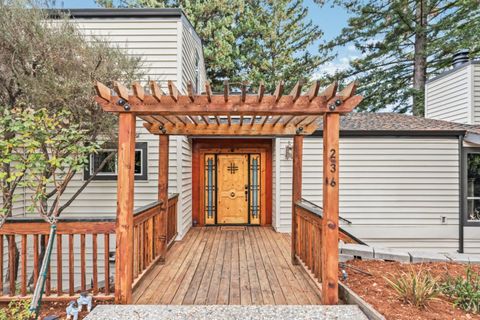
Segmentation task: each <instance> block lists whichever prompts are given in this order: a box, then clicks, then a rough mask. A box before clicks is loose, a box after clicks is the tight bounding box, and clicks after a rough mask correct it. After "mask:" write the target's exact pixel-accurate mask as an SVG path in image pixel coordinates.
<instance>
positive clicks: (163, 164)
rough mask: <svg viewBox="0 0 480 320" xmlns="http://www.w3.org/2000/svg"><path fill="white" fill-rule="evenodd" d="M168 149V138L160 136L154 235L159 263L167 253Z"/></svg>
mask: <svg viewBox="0 0 480 320" xmlns="http://www.w3.org/2000/svg"><path fill="white" fill-rule="evenodd" d="M168 149H169V136H166V135H160V151H159V159H158V200H159V201H162V206H161V208H160V218H159V225H158V229H157V230H156V232H155V234H156V236H157V237H158V238H157V243H158V244H159V246H157V248H160V250H159V254H160V259H159V260H160V261H161V262H164V261H165V255H166V253H167V226H168Z"/></svg>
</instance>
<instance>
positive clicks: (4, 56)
mask: <svg viewBox="0 0 480 320" xmlns="http://www.w3.org/2000/svg"><path fill="white" fill-rule="evenodd" d="M55 14H56V15H57V19H55V20H52V19H51V15H52V12H46V11H45V10H40V9H37V8H35V7H33V8H31V7H29V6H28V3H27V2H25V1H16V2H11V1H6V2H0V106H2V107H3V108H6V109H9V110H13V109H17V110H26V109H32V110H40V109H47V110H48V112H49V115H50V116H52V117H53V116H58V115H65V114H67V113H68V114H69V115H70V116H69V119H70V125H71V126H73V127H75V128H77V129H78V130H79V132H81V133H82V136H84V141H90V143H91V144H92V145H97V143H98V142H99V141H105V142H109V141H112V140H113V139H114V138H115V124H116V118H115V116H112V115H110V114H107V113H104V112H103V111H102V109H101V108H100V107H99V106H98V105H97V104H96V103H95V101H94V100H93V97H94V96H95V92H94V89H93V83H94V81H95V80H98V81H102V82H104V83H109V84H110V85H111V82H112V81H115V80H117V81H121V82H129V81H132V80H133V79H138V77H139V72H138V70H139V67H140V61H139V59H135V58H132V57H129V56H127V55H126V54H125V53H124V52H123V51H122V50H120V49H119V48H112V47H109V46H108V44H107V43H105V41H103V39H99V38H93V37H91V38H90V39H88V40H87V39H86V38H85V37H84V36H83V35H82V34H81V32H80V31H79V30H78V29H77V26H76V24H75V23H74V22H72V21H71V20H69V19H68V18H67V17H64V16H62V13H60V12H57V13H55ZM19 114H22V113H19ZM18 132H21V131H17V130H13V131H9V130H8V129H7V130H4V131H3V139H4V140H6V141H7V140H11V139H16V133H18ZM34 138H38V136H34ZM51 138H54V137H51ZM36 143H41V142H39V141H36ZM41 147H42V148H43V149H41V150H42V152H43V153H44V155H45V157H51V154H50V153H49V151H50V150H49V149H48V148H45V146H41ZM65 156H66V157H68V156H69V155H68V154H65ZM0 160H1V162H2V165H3V170H2V171H3V172H6V173H7V178H4V179H2V182H3V185H4V188H3V189H2V191H4V192H3V203H4V204H3V206H4V208H6V209H7V211H6V212H4V214H5V215H7V216H10V215H11V214H12V212H11V208H12V205H11V201H12V199H13V197H11V196H9V195H8V190H14V189H15V184H18V183H17V182H16V181H10V180H11V179H8V175H10V176H11V175H16V174H19V173H18V172H15V171H16V168H15V167H12V162H9V161H8V159H7V162H5V161H4V159H0ZM50 160H51V159H50ZM46 161H49V160H46ZM74 167H75V166H74ZM77 169H78V168H77V167H75V168H74V171H75V172H76V171H77ZM57 170H59V168H58V167H56V166H47V167H45V171H44V181H45V182H48V181H50V178H51V177H52V175H54V174H58V173H57ZM18 178H19V179H21V177H20V176H19V177H18ZM90 181H91V180H88V181H85V183H84V185H83V186H81V187H80V188H84V187H85V185H86V184H88V183H89V182H90ZM12 183H13V185H12ZM45 188H51V186H50V187H48V186H47V184H46V186H45ZM54 189H55V188H54ZM55 194H56V193H55V190H50V192H49V193H48V194H47V197H46V198H45V199H44V202H43V205H44V207H45V210H47V207H48V203H49V201H48V200H49V199H51V198H53V197H55ZM77 195H78V194H77V193H75V197H76V196H77ZM9 202H10V203H9ZM70 203H71V202H70ZM60 209H61V210H60V211H62V210H63V209H65V207H62V208H60ZM50 210H53V208H50Z"/></svg>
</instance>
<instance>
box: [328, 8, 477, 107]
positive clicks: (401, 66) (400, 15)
mask: <svg viewBox="0 0 480 320" xmlns="http://www.w3.org/2000/svg"><path fill="white" fill-rule="evenodd" d="M319 2H320V1H319ZM333 4H336V5H340V6H342V7H344V8H345V9H346V10H348V12H349V13H350V14H351V15H352V17H351V18H350V19H349V21H348V26H347V27H346V28H344V29H343V30H342V32H341V34H340V35H339V36H338V37H336V38H335V39H333V40H332V41H329V42H327V43H326V44H323V45H321V46H320V48H321V50H332V49H334V48H342V47H344V46H346V45H349V44H353V45H354V46H355V47H356V49H357V50H358V51H359V53H360V54H361V57H360V58H357V59H354V60H352V61H351V63H350V68H349V69H348V70H346V71H344V72H342V73H341V74H338V75H337V77H340V76H341V77H349V76H351V77H355V78H357V79H359V80H360V82H361V86H360V92H361V93H362V94H363V95H364V100H363V103H362V104H361V106H360V109H363V110H370V111H378V110H381V109H385V108H389V109H392V110H393V111H396V112H413V114H414V115H419V116H421V115H423V113H424V93H425V83H426V79H427V77H428V76H432V75H435V74H437V73H439V72H441V71H442V70H445V69H446V68H447V67H448V66H449V65H450V63H451V60H450V58H451V55H452V53H454V52H455V51H457V50H459V49H461V48H468V49H470V52H471V54H472V56H474V55H475V54H476V53H478V52H479V51H480V22H479V20H480V8H479V3H478V1H476V0H455V1H445V0H413V1H412V0H409V1H407V0H393V1H390V0H382V1H376V0H375V1H373V0H371V1H363V0H354V1H346V0H334V1H333Z"/></svg>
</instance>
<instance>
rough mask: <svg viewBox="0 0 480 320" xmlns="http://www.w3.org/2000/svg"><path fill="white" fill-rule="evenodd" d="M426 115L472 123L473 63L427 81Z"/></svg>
mask: <svg viewBox="0 0 480 320" xmlns="http://www.w3.org/2000/svg"><path fill="white" fill-rule="evenodd" d="M425 117H426V118H431V119H438V120H446V121H454V122H459V123H471V122H472V120H473V117H472V105H471V65H466V66H465V67H462V68H460V69H458V70H456V71H454V72H452V73H450V74H447V75H445V76H443V77H440V78H438V79H435V80H432V81H431V82H429V83H427V86H426V92H425Z"/></svg>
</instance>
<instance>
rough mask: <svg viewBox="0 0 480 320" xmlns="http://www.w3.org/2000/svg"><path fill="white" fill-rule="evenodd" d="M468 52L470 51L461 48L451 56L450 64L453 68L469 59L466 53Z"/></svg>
mask: <svg viewBox="0 0 480 320" xmlns="http://www.w3.org/2000/svg"><path fill="white" fill-rule="evenodd" d="M469 54H470V51H468V50H466V49H463V50H460V51H457V52H456V53H455V54H453V56H452V66H453V67H454V68H456V67H459V66H461V65H462V64H465V63H467V62H468V61H469V58H468V55H469Z"/></svg>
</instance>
